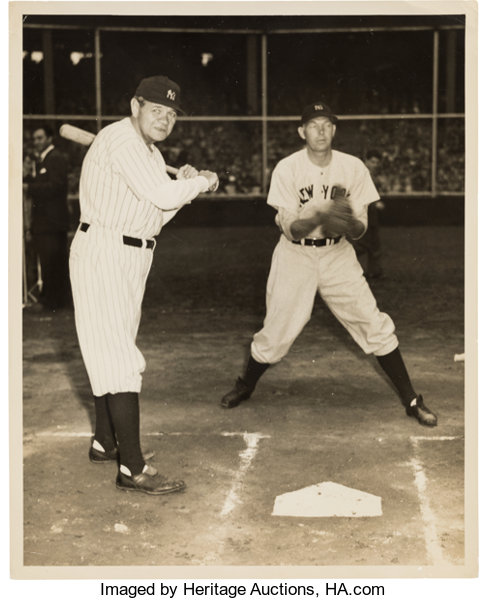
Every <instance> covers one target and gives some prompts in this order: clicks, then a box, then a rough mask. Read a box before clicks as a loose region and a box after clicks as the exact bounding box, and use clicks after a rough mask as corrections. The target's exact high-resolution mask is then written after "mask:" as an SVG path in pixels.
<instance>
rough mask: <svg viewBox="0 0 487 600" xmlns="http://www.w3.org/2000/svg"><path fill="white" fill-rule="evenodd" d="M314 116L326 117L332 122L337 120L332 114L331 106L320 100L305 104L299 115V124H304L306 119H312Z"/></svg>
mask: <svg viewBox="0 0 487 600" xmlns="http://www.w3.org/2000/svg"><path fill="white" fill-rule="evenodd" d="M315 117H328V119H330V121H331V122H332V123H336V122H337V121H338V118H337V117H336V116H335V115H334V114H333V111H332V110H331V108H330V107H329V106H327V105H326V104H325V103H324V102H322V101H320V100H318V102H313V103H312V104H308V106H306V108H305V109H304V110H303V114H302V116H301V125H304V124H305V123H306V122H307V121H309V120H310V119H314V118H315Z"/></svg>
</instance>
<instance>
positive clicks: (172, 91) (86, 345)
mask: <svg viewBox="0 0 487 600" xmlns="http://www.w3.org/2000/svg"><path fill="white" fill-rule="evenodd" d="M130 108H131V113H132V114H131V116H130V117H126V118H124V119H122V120H120V121H117V122H115V123H112V124H111V125H108V126H106V127H105V128H103V129H102V130H101V131H100V132H99V133H98V135H97V136H96V138H95V140H94V142H93V144H92V145H91V147H90V148H89V150H88V152H87V154H86V156H85V159H84V161H83V165H82V169H81V177H80V209H81V223H80V226H79V228H78V230H77V232H76V234H75V237H74V239H73V243H72V245H71V253H70V273H71V283H72V289H73V300H74V307H75V321H76V330H77V333H78V339H79V344H80V348H81V353H82V356H83V360H84V363H85V366H86V369H87V372H88V376H89V379H90V383H91V388H92V391H93V395H94V402H95V415H96V426H95V435H94V438H93V440H92V444H91V447H90V450H89V457H90V460H91V461H92V462H98V463H100V462H106V461H110V460H118V461H119V469H118V474H117V479H116V486H117V487H118V488H119V489H123V490H132V491H138V492H144V493H147V494H155V495H160V494H167V493H170V492H178V491H181V490H183V489H184V487H185V484H184V482H183V481H179V480H176V481H170V480H168V479H166V478H165V477H163V476H162V475H159V474H158V473H157V471H156V470H155V469H154V468H153V467H151V466H150V465H147V464H146V463H145V459H144V457H143V455H142V452H141V447H140V431H139V425H140V415H139V393H140V391H141V387H142V373H143V371H144V370H145V360H144V357H143V356H142V353H141V352H140V350H139V349H138V348H137V345H136V337H137V331H138V328H139V323H140V317H141V306H142V300H143V296H144V291H145V284H146V279H147V276H148V274H149V270H150V267H151V264H152V257H153V251H154V248H155V245H156V241H155V237H156V236H157V235H158V234H159V233H160V231H161V229H162V227H163V226H164V225H166V224H167V223H168V222H169V220H170V219H171V218H172V217H173V216H174V215H175V214H176V213H177V211H178V210H179V209H180V208H181V207H182V206H184V205H185V204H188V203H189V202H191V201H192V200H193V199H194V198H196V196H198V194H200V193H201V192H206V191H210V190H213V189H216V187H217V185H218V177H217V175H216V174H215V173H212V172H210V171H200V172H198V171H197V170H196V169H195V168H193V167H191V166H190V165H184V166H183V167H181V168H180V169H179V171H178V173H177V176H176V180H172V179H171V178H170V177H169V175H168V174H167V172H166V168H165V167H166V164H165V161H164V158H163V156H162V154H161V153H160V152H159V150H158V149H157V147H156V146H155V143H157V142H162V141H163V140H165V139H166V138H167V137H168V136H169V135H170V134H171V132H172V130H173V127H174V125H175V123H176V119H177V115H178V114H181V113H182V110H181V105H180V88H179V86H178V85H177V84H176V83H175V82H174V81H171V80H170V79H168V78H167V77H165V76H162V75H161V76H154V77H148V78H145V79H143V80H142V81H141V82H140V84H139V85H138V87H137V89H136V91H135V94H134V97H133V98H132V100H131V102H130Z"/></svg>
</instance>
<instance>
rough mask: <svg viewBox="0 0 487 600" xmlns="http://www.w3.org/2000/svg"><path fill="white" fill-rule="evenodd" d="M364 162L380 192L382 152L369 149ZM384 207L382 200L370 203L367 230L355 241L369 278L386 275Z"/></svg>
mask: <svg viewBox="0 0 487 600" xmlns="http://www.w3.org/2000/svg"><path fill="white" fill-rule="evenodd" d="M364 162H365V165H366V166H367V168H368V169H369V171H370V174H371V176H372V179H373V180H374V183H375V185H376V187H377V189H378V191H379V193H380V192H381V189H380V185H379V183H380V181H379V177H378V174H379V171H380V167H381V162H382V156H381V153H380V152H379V151H378V150H369V151H368V152H367V153H366V155H365V161H364ZM384 208H385V205H384V202H383V201H382V200H378V201H377V202H373V203H372V204H369V210H368V227H367V231H366V232H365V234H364V235H363V237H361V238H360V239H359V240H356V241H354V243H353V245H354V248H355V252H356V253H357V257H358V258H360V260H361V262H362V264H363V268H364V273H365V277H366V278H367V279H379V278H381V277H383V275H384V270H383V267H382V247H381V242H380V231H379V229H380V227H379V213H380V211H382V210H384Z"/></svg>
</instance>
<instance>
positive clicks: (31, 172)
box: [23, 125, 70, 311]
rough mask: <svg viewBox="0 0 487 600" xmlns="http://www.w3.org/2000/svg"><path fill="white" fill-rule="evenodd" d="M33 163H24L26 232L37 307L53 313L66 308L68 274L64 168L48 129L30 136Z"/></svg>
mask: <svg viewBox="0 0 487 600" xmlns="http://www.w3.org/2000/svg"><path fill="white" fill-rule="evenodd" d="M32 145H33V148H34V159H32V158H28V159H26V161H24V173H23V175H24V183H23V190H24V194H25V195H27V197H28V199H29V204H30V229H28V230H27V232H26V239H27V240H30V239H32V243H33V249H34V252H35V253H36V255H37V257H38V258H39V262H40V270H41V274H42V289H41V291H40V294H39V298H38V300H39V303H40V307H41V308H43V309H45V310H48V311H54V310H57V309H60V308H64V307H66V306H68V305H69V304H70V284H69V270H68V230H69V211H68V200H67V196H68V164H67V160H66V157H65V156H64V154H63V153H62V152H60V151H59V150H57V149H56V148H55V146H54V144H53V133H52V130H51V128H50V127H48V126H47V125H43V126H42V127H38V128H37V129H35V130H34V132H33V134H32Z"/></svg>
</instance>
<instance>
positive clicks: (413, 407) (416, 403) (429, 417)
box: [406, 394, 438, 427]
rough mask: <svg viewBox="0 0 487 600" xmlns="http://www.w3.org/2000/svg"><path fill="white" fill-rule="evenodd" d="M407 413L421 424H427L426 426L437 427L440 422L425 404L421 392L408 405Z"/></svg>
mask: <svg viewBox="0 0 487 600" xmlns="http://www.w3.org/2000/svg"><path fill="white" fill-rule="evenodd" d="M406 414H407V415H408V416H409V417H415V418H416V419H418V421H419V423H420V424H421V425H426V427H435V426H436V425H437V423H438V418H437V417H436V415H435V414H434V413H432V412H431V411H430V409H429V408H428V407H427V406H426V405H425V403H424V402H423V396H421V394H420V395H419V396H418V397H417V398H415V399H414V400H412V401H411V403H410V404H409V405H408V406H406Z"/></svg>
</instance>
